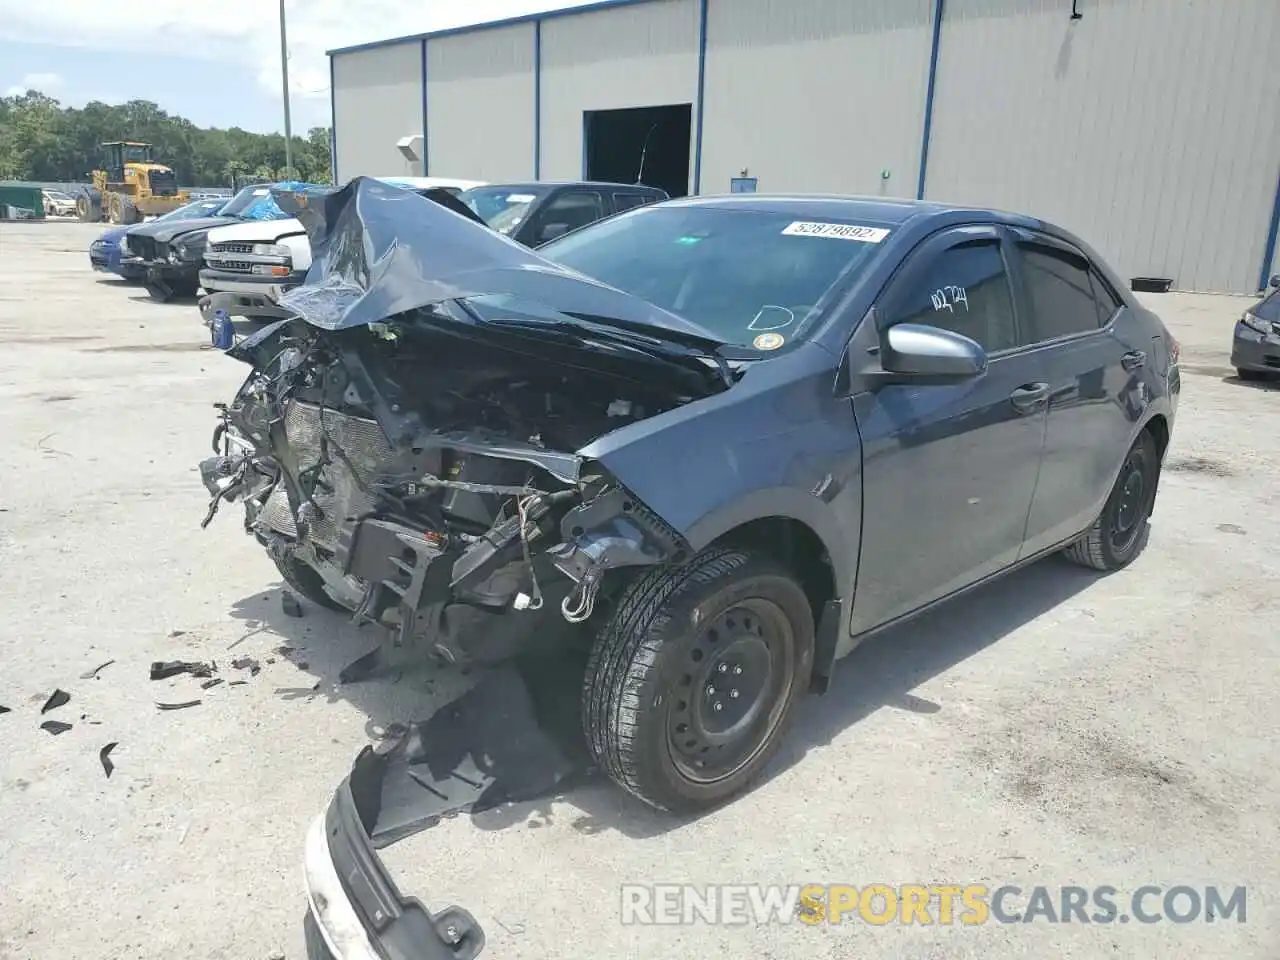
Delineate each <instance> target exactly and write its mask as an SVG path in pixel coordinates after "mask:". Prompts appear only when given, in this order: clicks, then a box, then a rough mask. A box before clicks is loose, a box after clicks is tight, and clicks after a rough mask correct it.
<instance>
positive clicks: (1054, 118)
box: [927, 0, 1280, 291]
mask: <svg viewBox="0 0 1280 960" xmlns="http://www.w3.org/2000/svg"><path fill="white" fill-rule="evenodd" d="M1069 8H1070V3H1067V2H1064V0H947V4H946V13H945V16H944V17H943V28H942V43H941V52H940V57H939V64H938V74H937V95H936V100H935V107H934V110H935V113H934V126H933V138H932V146H931V148H930V155H929V171H928V177H929V179H928V184H927V196H928V197H929V198H930V199H938V200H945V201H955V202H961V203H975V204H985V205H989V206H997V207H1004V208H1010V209H1016V210H1019V211H1025V212H1028V213H1032V214H1035V215H1038V216H1041V217H1044V218H1046V219H1049V220H1054V221H1057V222H1059V223H1061V224H1062V225H1063V226H1065V227H1067V228H1068V229H1071V230H1074V231H1076V232H1078V233H1079V234H1080V235H1081V236H1082V237H1084V238H1085V239H1086V240H1087V241H1089V242H1090V243H1092V244H1093V245H1095V246H1096V247H1097V248H1098V249H1099V250H1100V251H1101V252H1102V253H1103V255H1104V256H1106V257H1107V258H1108V259H1109V260H1111V261H1112V262H1113V263H1114V265H1115V266H1116V267H1117V269H1119V270H1120V271H1121V272H1122V273H1123V274H1125V275H1126V276H1135V275H1143V276H1160V277H1172V278H1173V279H1174V282H1175V284H1176V286H1178V287H1180V288H1183V289H1194V290H1217V291H1247V290H1252V289H1254V288H1255V287H1256V285H1257V280H1258V273H1259V270H1260V267H1261V265H1262V260H1263V254H1264V244H1265V237H1266V232H1267V226H1268V221H1269V219H1270V206H1269V198H1271V197H1272V196H1273V195H1274V192H1275V185H1276V178H1277V171H1278V170H1280V69H1277V67H1276V63H1277V61H1276V56H1277V51H1280V2H1277V0H1088V2H1085V3H1082V4H1081V10H1082V11H1083V13H1084V16H1083V18H1082V19H1081V20H1078V21H1075V22H1072V21H1071V20H1070V19H1069V16H1068V10H1069Z"/></svg>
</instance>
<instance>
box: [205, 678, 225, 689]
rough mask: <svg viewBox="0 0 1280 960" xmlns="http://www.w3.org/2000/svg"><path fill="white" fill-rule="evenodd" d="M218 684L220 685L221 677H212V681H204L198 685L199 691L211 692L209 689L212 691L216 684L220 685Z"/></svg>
mask: <svg viewBox="0 0 1280 960" xmlns="http://www.w3.org/2000/svg"><path fill="white" fill-rule="evenodd" d="M220 683H222V678H221V677H214V678H213V679H212V680H206V681H205V682H204V683H202V684H200V689H201V690H211V689H213V688H214V687H216V686H217V685H218V684H220Z"/></svg>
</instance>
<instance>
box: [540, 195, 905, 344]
mask: <svg viewBox="0 0 1280 960" xmlns="http://www.w3.org/2000/svg"><path fill="white" fill-rule="evenodd" d="M815 219H820V220H821V222H817V223H815V222H809V221H799V220H797V219H796V217H795V216H794V215H792V214H789V213H773V212H764V211H760V210H730V209H725V208H713V207H682V206H673V207H646V208H643V209H638V210H634V211H631V212H629V213H624V214H621V215H619V216H617V217H614V218H613V219H612V220H605V221H602V222H600V223H597V224H593V225H591V226H589V227H585V228H584V229H582V230H579V231H577V232H576V233H573V234H570V235H569V236H566V237H563V238H561V239H559V240H554V241H552V242H551V243H548V244H546V245H544V246H542V247H540V248H539V249H538V254H539V255H540V256H543V257H546V258H547V259H548V260H552V261H554V262H556V263H560V264H563V265H564V266H566V267H569V268H571V269H573V270H577V271H578V272H579V273H583V274H586V275H587V276H588V277H592V278H594V279H596V280H599V281H601V282H603V283H607V284H608V285H609V286H611V287H615V288H617V289H619V290H622V291H624V292H626V293H630V294H632V295H633V296H637V297H640V298H642V299H644V300H647V301H649V302H650V303H652V304H654V305H655V306H658V307H661V308H662V309H664V310H667V311H669V312H671V313H674V314H676V315H677V316H680V317H683V318H684V319H686V320H690V321H692V322H693V323H696V324H698V325H700V326H702V327H704V328H706V329H708V330H710V331H712V332H713V333H715V334H716V336H717V337H719V338H720V339H721V340H723V341H724V342H725V343H731V344H736V345H739V346H753V347H756V348H757V349H762V350H776V349H777V348H778V347H780V346H782V345H783V343H785V342H786V341H788V340H793V339H795V337H796V336H797V335H799V334H800V333H801V332H802V331H803V330H804V328H805V326H806V321H807V320H808V319H809V318H810V316H811V315H813V313H814V308H815V306H816V305H817V304H818V302H819V301H820V300H821V299H822V297H823V295H824V294H825V293H826V292H827V291H828V290H829V289H830V288H831V286H832V285H833V284H834V283H835V282H836V281H837V280H838V279H839V278H840V277H841V276H842V275H844V274H845V273H846V272H854V271H861V270H862V269H864V268H865V266H866V264H867V263H868V262H869V261H870V259H871V257H872V256H873V255H874V253H875V252H876V250H877V249H879V247H878V244H879V243H880V242H881V241H882V240H883V239H884V238H885V237H886V236H887V235H888V233H889V229H888V227H885V226H883V225H881V224H874V223H866V222H863V221H858V222H857V223H854V222H853V221H847V220H840V219H832V218H829V217H828V218H815Z"/></svg>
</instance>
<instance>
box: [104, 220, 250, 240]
mask: <svg viewBox="0 0 1280 960" xmlns="http://www.w3.org/2000/svg"><path fill="white" fill-rule="evenodd" d="M231 223H240V220H239V218H237V217H198V218H197V219H195V220H172V221H164V220H157V221H155V222H154V223H144V224H143V225H142V226H137V227H131V228H130V229H129V235H130V236H137V237H151V238H152V239H154V240H158V241H159V242H160V243H172V242H173V238H174V237H177V236H180V235H182V234H184V233H190V232H191V231H193V230H209V229H211V228H213V227H225V226H226V225H227V224H231Z"/></svg>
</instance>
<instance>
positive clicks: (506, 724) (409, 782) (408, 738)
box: [353, 661, 593, 848]
mask: <svg viewBox="0 0 1280 960" xmlns="http://www.w3.org/2000/svg"><path fill="white" fill-rule="evenodd" d="M557 662H559V661H557ZM526 678H528V681H527V680H526ZM580 681H581V671H580V670H578V671H575V670H574V669H573V668H569V669H567V670H565V671H564V672H563V673H559V672H556V671H549V672H548V673H547V674H546V675H545V676H538V675H535V674H531V673H530V672H529V671H528V670H525V671H524V673H523V675H522V670H521V669H518V668H516V667H514V666H507V667H502V668H500V669H498V670H495V671H494V672H493V673H491V674H489V675H488V676H487V677H486V678H485V679H483V680H482V681H480V683H478V684H477V685H476V686H475V687H473V688H472V689H471V690H469V691H468V692H467V693H465V694H463V695H462V696H461V697H459V698H458V699H457V700H455V701H453V702H452V703H449V704H447V705H445V706H444V707H442V708H441V709H440V710H438V711H436V713H434V714H433V715H432V716H431V717H430V718H429V719H427V720H425V721H421V722H416V723H412V724H410V725H409V726H408V728H407V729H406V730H404V732H403V734H402V735H401V736H400V737H398V738H396V739H394V740H391V741H388V744H389V746H388V747H387V749H380V750H379V751H378V752H377V753H376V754H373V756H376V758H377V761H376V762H377V763H378V764H379V765H381V766H382V767H383V772H382V776H381V777H380V785H379V788H378V789H379V791H380V794H381V802H380V812H379V814H378V816H377V820H376V822H375V823H374V825H373V828H372V829H371V830H370V837H371V839H372V841H373V844H374V846H375V847H378V848H381V847H385V846H387V845H388V844H391V843H395V842H396V841H397V840H400V839H402V838H404V837H407V836H409V835H411V834H414V833H417V832H419V831H421V830H425V829H427V828H429V827H431V826H434V825H435V824H436V823H437V822H438V821H439V820H440V819H441V818H442V817H447V816H452V815H454V814H457V813H459V812H462V811H468V812H471V813H480V812H482V811H484V810H491V809H493V808H495V807H499V806H502V805H505V804H509V803H523V802H528V801H531V800H537V799H540V798H542V797H546V796H550V795H552V794H554V793H556V792H558V791H561V790H564V789H567V788H568V787H569V786H571V785H575V784H576V783H578V782H581V781H582V780H584V779H585V778H586V777H587V776H588V775H589V774H590V772H591V771H592V769H593V767H592V764H591V761H590V759H589V757H588V755H587V752H586V748H585V744H584V743H583V741H582V733H581V729H582V728H581V726H580V725H579V723H578V708H577V706H576V705H577V703H578V702H579V698H578V696H577V692H576V691H577V685H578V683H579V682H580ZM562 687H563V688H564V689H561V688H562ZM388 732H390V731H388ZM366 753H369V754H372V748H369V750H368V751H366ZM371 762H374V761H372V760H370V759H369V758H367V757H366V755H365V754H362V755H361V759H357V761H356V763H357V766H359V765H360V764H362V763H365V764H368V763H371ZM353 777H354V773H353Z"/></svg>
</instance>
